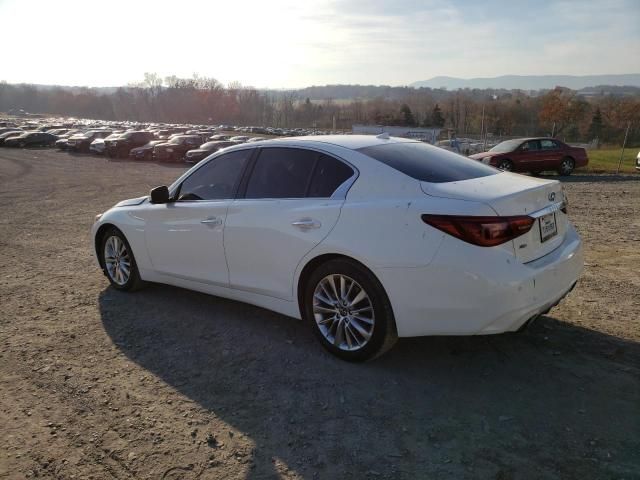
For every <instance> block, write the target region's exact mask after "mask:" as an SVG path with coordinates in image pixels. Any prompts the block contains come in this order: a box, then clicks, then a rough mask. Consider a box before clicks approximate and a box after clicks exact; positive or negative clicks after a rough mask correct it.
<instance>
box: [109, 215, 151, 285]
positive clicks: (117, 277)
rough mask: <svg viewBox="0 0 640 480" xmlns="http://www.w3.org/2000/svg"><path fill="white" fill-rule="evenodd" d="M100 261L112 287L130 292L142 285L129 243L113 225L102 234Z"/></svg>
mask: <svg viewBox="0 0 640 480" xmlns="http://www.w3.org/2000/svg"><path fill="white" fill-rule="evenodd" d="M100 263H101V265H102V267H103V268H104V272H105V274H106V275H107V278H108V279H109V282H110V283H111V286H113V288H115V289H117V290H122V291H126V292H132V291H134V290H137V289H139V288H140V287H141V286H142V280H141V279H140V273H139V272H138V265H137V263H136V259H135V257H134V256H133V251H132V250H131V245H129V242H128V241H127V239H126V237H125V236H124V234H123V233H122V232H121V231H120V230H118V229H117V228H115V227H111V228H109V230H107V231H106V232H105V233H104V235H103V236H102V239H101V242H100Z"/></svg>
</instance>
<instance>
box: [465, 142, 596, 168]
mask: <svg viewBox="0 0 640 480" xmlns="http://www.w3.org/2000/svg"><path fill="white" fill-rule="evenodd" d="M471 158H473V159H474V160H480V161H482V163H486V164H488V165H493V166H494V167H497V168H499V169H500V170H507V171H514V172H532V173H539V172H544V171H549V170H555V171H556V172H558V173H559V174H560V175H571V172H573V169H574V168H578V167H584V166H586V165H587V163H589V159H588V158H587V151H586V150H585V149H584V148H579V147H570V146H569V145H567V144H565V143H562V142H561V141H560V140H556V139H555V138H518V139H515V140H506V141H504V142H501V143H499V144H498V145H496V146H495V147H493V148H492V149H491V150H489V151H488V152H483V153H476V154H475V155H471Z"/></svg>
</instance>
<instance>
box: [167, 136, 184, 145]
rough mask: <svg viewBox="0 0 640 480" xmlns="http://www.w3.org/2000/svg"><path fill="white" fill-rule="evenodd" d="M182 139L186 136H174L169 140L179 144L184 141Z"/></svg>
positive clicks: (171, 142)
mask: <svg viewBox="0 0 640 480" xmlns="http://www.w3.org/2000/svg"><path fill="white" fill-rule="evenodd" d="M182 140H184V137H173V138H172V139H171V140H169V143H170V144H172V145H179V144H181V143H182Z"/></svg>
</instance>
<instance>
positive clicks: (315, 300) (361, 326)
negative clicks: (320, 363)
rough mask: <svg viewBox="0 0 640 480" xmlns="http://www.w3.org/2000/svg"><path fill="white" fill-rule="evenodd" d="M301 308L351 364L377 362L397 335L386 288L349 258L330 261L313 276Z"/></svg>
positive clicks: (328, 344) (320, 336) (323, 340)
mask: <svg viewBox="0 0 640 480" xmlns="http://www.w3.org/2000/svg"><path fill="white" fill-rule="evenodd" d="M334 287H335V288H334ZM302 311H303V317H304V319H305V320H307V321H309V322H311V325H312V326H313V330H314V333H315V334H316V337H318V340H319V341H320V343H321V344H322V346H323V347H324V348H325V349H327V350H328V351H329V352H331V353H332V354H333V355H335V356H337V357H339V358H341V359H343V360H347V361H349V362H363V361H367V360H373V359H374V358H376V357H379V356H380V355H382V354H383V353H385V352H386V351H387V350H389V349H390V348H391V347H392V346H393V345H394V344H395V343H396V341H397V339H398V334H397V330H396V324H395V320H394V317H393V310H392V309H391V303H390V302H389V299H388V297H387V294H386V292H385V291H384V288H383V287H382V285H381V284H380V282H379V281H378V279H377V278H376V277H375V276H374V275H373V274H372V273H371V272H370V271H369V270H367V269H366V268H365V267H363V266H362V265H360V264H359V263H357V262H355V261H352V260H349V259H335V260H330V261H328V262H326V263H324V264H322V265H320V266H319V267H318V268H317V269H316V270H315V271H314V272H313V273H312V274H311V275H310V277H309V280H308V281H307V283H306V286H305V288H304V295H303V309H302Z"/></svg>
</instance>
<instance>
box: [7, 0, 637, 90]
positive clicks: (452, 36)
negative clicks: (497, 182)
mask: <svg viewBox="0 0 640 480" xmlns="http://www.w3.org/2000/svg"><path fill="white" fill-rule="evenodd" d="M123 12H124V14H123ZM36 13H37V14H36ZM0 17H1V18H3V20H5V21H4V22H3V36H4V38H14V39H20V42H19V47H18V48H11V49H5V50H7V51H5V52H3V73H2V74H0V79H2V78H4V79H6V80H8V81H29V82H38V83H65V84H90V85H118V84H125V83H127V82H130V81H136V80H140V79H142V75H143V73H144V72H145V71H155V72H158V73H160V74H161V75H163V76H164V75H169V74H176V75H179V76H190V75H191V74H192V73H193V72H198V73H200V74H201V75H207V76H213V77H215V78H218V79H219V80H221V81H223V82H229V81H232V80H239V81H240V82H242V83H244V84H249V85H255V86H258V87H266V86H268V87H299V86H306V85H311V84H316V85H317V84H325V83H366V84H391V85H402V84H408V83H411V82H413V81H417V80H423V79H427V78H430V77H432V76H437V75H450V76H460V77H477V76H495V75H502V74H588V73H593V74H598V73H637V72H640V56H639V55H637V52H638V51H640V29H638V19H639V18H640V3H638V2H637V0H607V1H604V0H594V1H591V2H587V3H585V2H582V1H581V2H578V1H566V0H565V1H549V0H541V1H538V2H525V1H520V0H512V1H510V2H504V1H498V0H486V1H483V2H481V3H479V2H476V1H472V0H458V1H453V2H441V1H435V0H426V1H419V0H396V1H393V2H390V1H383V0H366V1H365V0H317V1H313V2H299V1H294V0H272V1H271V2H264V1H263V0H246V1H245V2H242V3H241V4H237V3H236V4H234V3H233V2H210V1H204V0H202V1H198V0H182V1H181V2H180V3H179V4H176V5H172V6H171V8H158V6H157V4H156V3H155V2H151V1H150V0H144V1H143V0H141V1H136V2H127V1H124V0H113V1H112V2H111V3H109V5H108V6H106V5H105V6H103V7H101V6H100V4H98V3H93V2H84V1H81V0H59V2H49V1H44V0H43V1H38V2H35V1H33V2H24V1H18V0H0ZM25 58H38V59H39V61H38V62H37V63H34V62H25V61H24V59H25ZM61 65H64V68H61Z"/></svg>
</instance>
